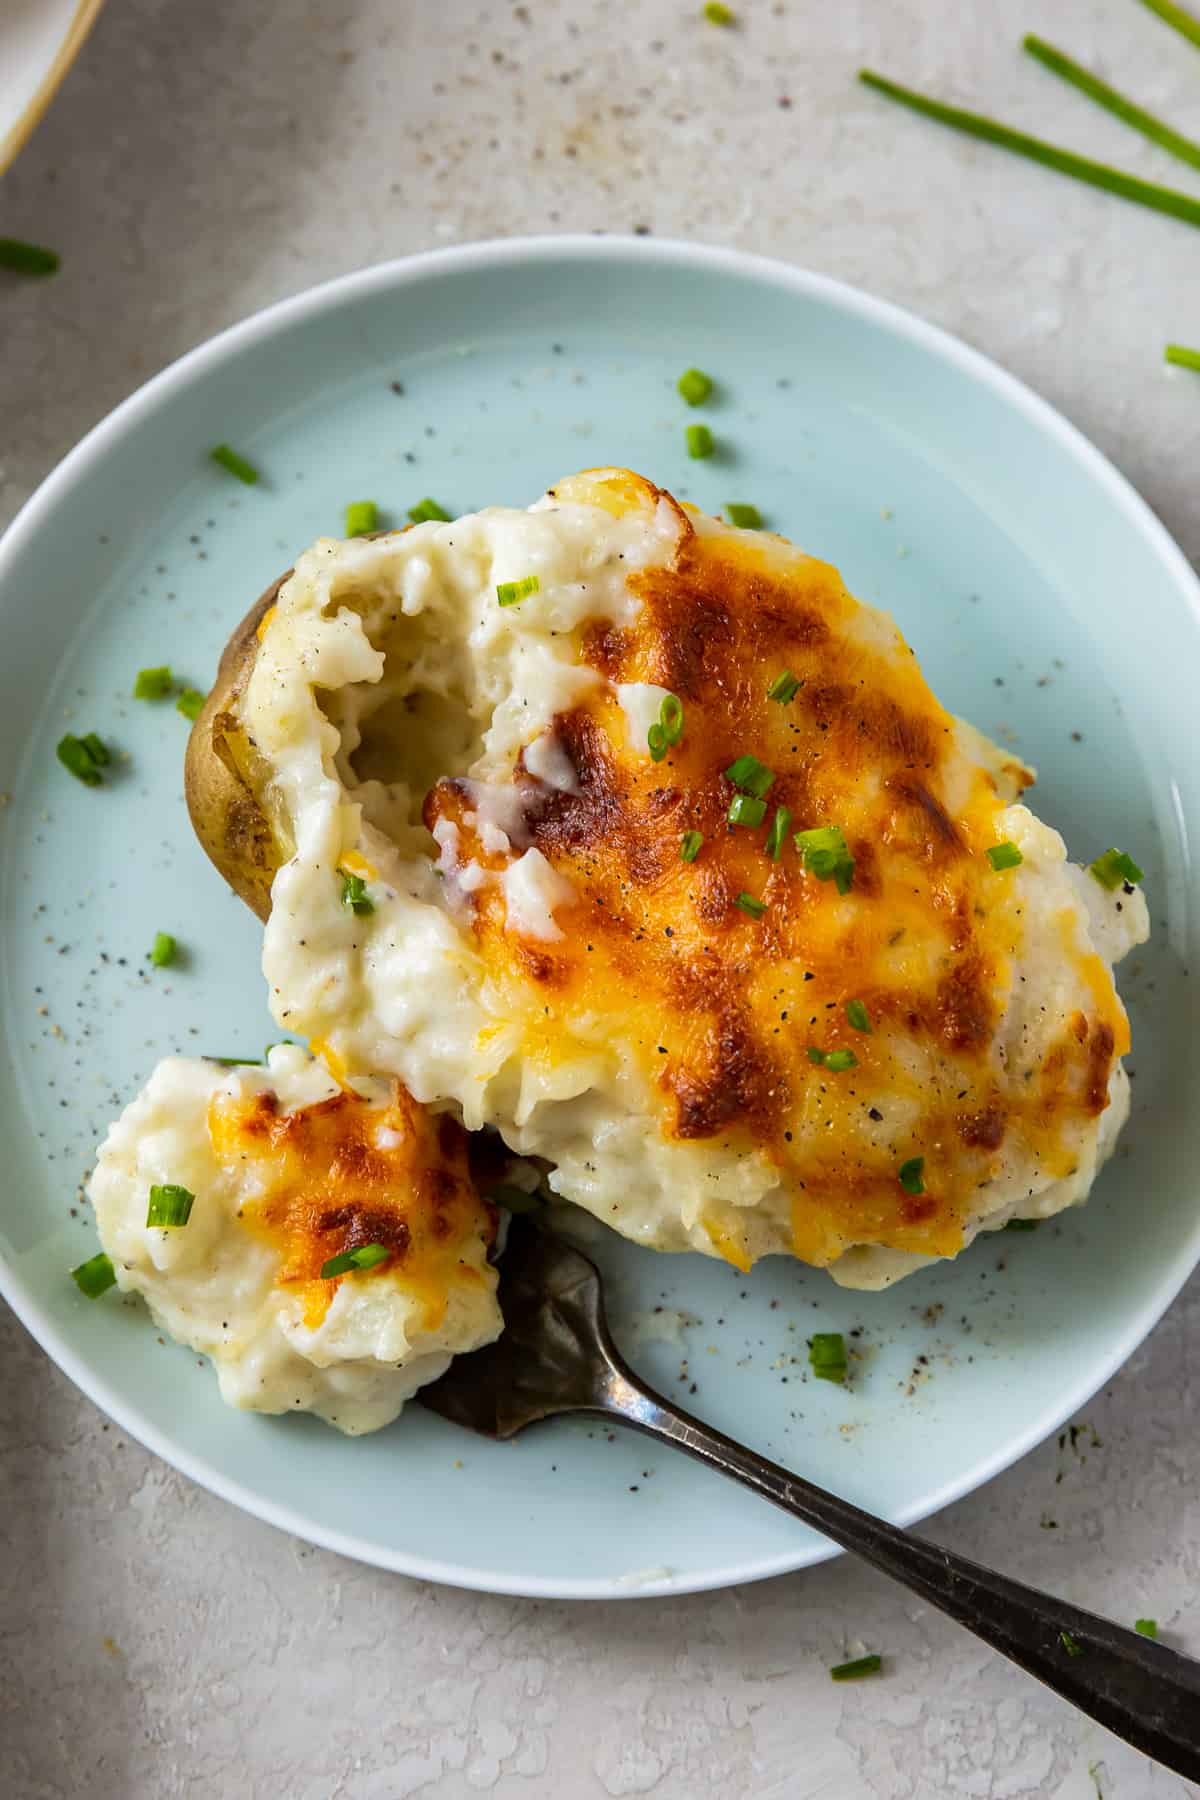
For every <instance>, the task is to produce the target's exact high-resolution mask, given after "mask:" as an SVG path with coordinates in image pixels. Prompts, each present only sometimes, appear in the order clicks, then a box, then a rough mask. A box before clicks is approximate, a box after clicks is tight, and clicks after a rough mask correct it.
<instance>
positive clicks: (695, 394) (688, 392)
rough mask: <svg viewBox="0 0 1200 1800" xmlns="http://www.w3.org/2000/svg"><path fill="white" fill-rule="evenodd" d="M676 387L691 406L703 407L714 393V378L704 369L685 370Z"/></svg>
mask: <svg viewBox="0 0 1200 1800" xmlns="http://www.w3.org/2000/svg"><path fill="white" fill-rule="evenodd" d="M676 387H677V389H678V392H679V393H680V395H681V396H682V398H683V399H684V400H686V401H687V403H688V405H689V406H703V405H704V402H705V401H706V400H707V399H708V398H709V396H710V394H711V393H712V391H713V381H712V376H711V375H706V374H705V373H704V370H703V369H685V370H684V371H683V374H682V375H681V376H680V377H679V380H678V382H677V383H676Z"/></svg>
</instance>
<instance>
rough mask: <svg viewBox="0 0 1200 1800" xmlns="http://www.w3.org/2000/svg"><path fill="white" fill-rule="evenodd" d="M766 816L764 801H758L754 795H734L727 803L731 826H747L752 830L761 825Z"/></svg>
mask: <svg viewBox="0 0 1200 1800" xmlns="http://www.w3.org/2000/svg"><path fill="white" fill-rule="evenodd" d="M766 815H767V803H766V801H765V800H759V799H758V798H757V796H756V795H754V794H735V795H734V796H733V799H732V800H731V801H730V803H729V823H730V824H731V825H749V826H750V827H751V829H753V828H754V827H755V826H757V825H761V824H762V822H763V820H764V819H765V817H766Z"/></svg>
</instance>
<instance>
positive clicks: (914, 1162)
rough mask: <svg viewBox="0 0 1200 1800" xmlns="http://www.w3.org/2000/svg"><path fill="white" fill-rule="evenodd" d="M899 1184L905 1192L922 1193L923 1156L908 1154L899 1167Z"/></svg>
mask: <svg viewBox="0 0 1200 1800" xmlns="http://www.w3.org/2000/svg"><path fill="white" fill-rule="evenodd" d="M898 1173H899V1179H900V1186H901V1187H902V1188H903V1189H904V1191H905V1193H906V1194H923V1193H924V1192H925V1158H924V1157H923V1156H910V1157H909V1159H908V1161H907V1162H902V1163H901V1164H900V1168H899V1172H898Z"/></svg>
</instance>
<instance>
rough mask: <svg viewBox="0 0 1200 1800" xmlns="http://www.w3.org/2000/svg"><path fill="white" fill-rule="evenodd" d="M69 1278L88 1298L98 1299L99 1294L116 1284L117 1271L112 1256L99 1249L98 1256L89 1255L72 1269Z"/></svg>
mask: <svg viewBox="0 0 1200 1800" xmlns="http://www.w3.org/2000/svg"><path fill="white" fill-rule="evenodd" d="M71 1278H72V1280H73V1281H74V1283H75V1286H76V1287H77V1288H78V1289H79V1291H80V1293H81V1294H86V1295H87V1297H88V1299H89V1300H98V1299H99V1298H100V1295H101V1294H105V1293H107V1292H108V1290H109V1288H110V1287H114V1286H115V1285H116V1280H117V1273H116V1270H115V1269H114V1268H113V1266H112V1258H111V1257H109V1256H106V1255H105V1254H104V1252H103V1250H101V1252H100V1253H99V1255H98V1256H89V1257H88V1259H87V1261H86V1262H83V1263H80V1265H79V1267H78V1268H77V1269H72V1270H71Z"/></svg>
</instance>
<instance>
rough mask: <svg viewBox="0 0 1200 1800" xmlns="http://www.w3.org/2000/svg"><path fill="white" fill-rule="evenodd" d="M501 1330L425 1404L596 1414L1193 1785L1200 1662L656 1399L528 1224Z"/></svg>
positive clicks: (595, 1296) (494, 1430)
mask: <svg viewBox="0 0 1200 1800" xmlns="http://www.w3.org/2000/svg"><path fill="white" fill-rule="evenodd" d="M499 1297H500V1305H501V1307H502V1309H503V1312H504V1320H505V1330H504V1332H503V1335H502V1336H501V1337H499V1338H498V1339H497V1341H496V1342H495V1343H494V1344H489V1345H488V1346H487V1347H486V1348H485V1349H483V1350H476V1351H474V1352H472V1354H470V1355H469V1356H458V1357H455V1359H454V1361H453V1362H452V1363H451V1365H450V1368H449V1370H448V1371H447V1373H446V1374H445V1375H443V1376H442V1377H441V1379H440V1380H438V1381H435V1382H431V1383H430V1385H429V1386H428V1387H424V1388H422V1389H421V1394H420V1398H421V1400H422V1402H423V1403H424V1405H426V1406H428V1407H431V1408H432V1409H433V1411H434V1412H437V1413H440V1414H441V1415H442V1417H443V1418H446V1419H450V1420H452V1421H453V1422H454V1423H455V1424H457V1425H465V1426H467V1427H468V1428H469V1429H470V1430H472V1431H478V1432H480V1433H482V1435H483V1436H484V1437H491V1438H510V1437H515V1436H516V1434H517V1433H518V1432H519V1431H523V1430H524V1428H525V1427H526V1426H527V1425H532V1424H534V1423H536V1421H538V1420H539V1419H549V1418H553V1417H556V1416H557V1415H558V1414H561V1413H590V1414H602V1415H604V1416H605V1417H606V1418H610V1419H620V1420H623V1421H624V1423H625V1424H626V1425H633V1426H636V1428H637V1429H638V1430H639V1431H643V1432H646V1433H647V1434H648V1435H649V1436H650V1437H655V1438H659V1439H661V1440H662V1441H663V1442H664V1443H667V1444H674V1445H676V1446H677V1447H678V1448H679V1449H680V1450H686V1451H687V1452H688V1454H689V1456H694V1457H696V1458H697V1460H698V1461H700V1462H702V1463H706V1464H707V1465H708V1467H709V1468H711V1469H717V1470H719V1471H720V1473H721V1474H723V1475H729V1476H732V1478H733V1479H734V1480H735V1481H740V1482H741V1483H742V1484H743V1485H744V1486H745V1487H748V1488H750V1489H752V1490H753V1492H754V1493H756V1494H760V1495H761V1496H762V1497H763V1499H764V1500H771V1501H773V1502H774V1504H775V1505H776V1506H780V1507H782V1508H783V1509H784V1511H785V1512H790V1513H793V1514H794V1515H795V1517H796V1518H798V1519H802V1520H803V1521H804V1523H805V1524H806V1525H811V1526H813V1527H814V1528H815V1529H816V1530H818V1531H820V1532H823V1533H824V1535H825V1536H826V1537H829V1538H832V1539H833V1540H834V1542H835V1543H837V1544H840V1545H841V1546H842V1548H843V1549H845V1550H853V1551H854V1552H855V1554H856V1555H858V1556H861V1557H862V1558H864V1560H865V1561H867V1562H869V1563H872V1564H874V1566H875V1567H876V1568H877V1569H882V1570H883V1572H884V1574H886V1575H891V1576H892V1577H893V1578H894V1579H895V1580H897V1581H901V1582H903V1583H904V1585H905V1586H906V1587H908V1588H911V1589H912V1591H913V1592H914V1593H917V1594H920V1595H921V1596H922V1598H923V1599H925V1600H928V1601H930V1602H931V1604H932V1605H934V1606H937V1607H940V1608H941V1610H942V1612H944V1613H949V1615H950V1617H951V1618H952V1619H957V1620H958V1622H959V1624H960V1625H965V1626H966V1627H967V1629H968V1630H969V1631H973V1632H974V1633H975V1635H976V1637H979V1638H982V1639H983V1641H984V1643H985V1644H990V1645H991V1647H992V1648H993V1649H994V1650H999V1651H1000V1652H1002V1654H1003V1655H1005V1656H1007V1657H1009V1658H1010V1660H1011V1661H1013V1662H1015V1663H1017V1664H1018V1665H1019V1666H1020V1667H1021V1668H1022V1669H1026V1670H1028V1672H1029V1673H1030V1674H1031V1675H1036V1676H1037V1678H1038V1680H1039V1681H1043V1682H1045V1684H1046V1686H1047V1687H1050V1688H1053V1689H1054V1691H1055V1692H1056V1693H1058V1694H1061V1695H1062V1696H1063V1698H1064V1699H1066V1700H1070V1701H1071V1703H1072V1704H1073V1705H1074V1706H1077V1707H1079V1709H1080V1711H1081V1712H1085V1713H1089V1714H1090V1715H1091V1717H1092V1718H1093V1719H1096V1720H1098V1721H1099V1723H1100V1724H1101V1725H1104V1726H1106V1727H1107V1729H1108V1730H1109V1731H1112V1732H1115V1733H1116V1735H1117V1736H1118V1737H1123V1738H1125V1739H1126V1740H1127V1741H1128V1742H1129V1743H1131V1744H1133V1745H1134V1746H1135V1747H1136V1748H1137V1749H1139V1750H1141V1751H1143V1752H1144V1753H1145V1754H1146V1755H1147V1756H1152V1757H1154V1758H1155V1759H1156V1760H1157V1761H1158V1762H1160V1763H1163V1764H1165V1765H1166V1767H1167V1768H1169V1769H1174V1770H1176V1771H1177V1772H1178V1773H1179V1774H1181V1775H1186V1776H1189V1777H1190V1778H1191V1779H1192V1780H1193V1781H1195V1780H1200V1662H1195V1661H1193V1660H1192V1659H1191V1658H1190V1657H1186V1656H1181V1655H1179V1653H1178V1652H1177V1651H1175V1650H1170V1649H1168V1648H1167V1646H1166V1645H1165V1644H1159V1643H1156V1642H1154V1641H1153V1640H1151V1639H1149V1638H1145V1637H1141V1636H1139V1635H1138V1634H1137V1633H1136V1632H1133V1631H1128V1630H1126V1629H1125V1627H1124V1626H1122V1625H1114V1624H1113V1623H1112V1622H1111V1621H1110V1620H1108V1619H1102V1618H1100V1617H1099V1616H1098V1615H1097V1614H1095V1613H1090V1612H1085V1611H1083V1609H1082V1608H1081V1607H1078V1606H1072V1605H1071V1604H1070V1603H1069V1601H1066V1600H1058V1599H1055V1597H1054V1596H1053V1595H1052V1594H1040V1593H1038V1592H1037V1590H1036V1589H1035V1588H1028V1587H1024V1586H1022V1584H1021V1583H1020V1582H1018V1581H1011V1580H1009V1578H1008V1577H1007V1576H1006V1575H997V1574H995V1573H993V1572H992V1570H990V1569H985V1568H982V1567H981V1566H980V1565H979V1564H978V1563H974V1562H970V1561H969V1560H968V1559H967V1558H966V1557H965V1556H958V1555H957V1554H956V1553H955V1552H954V1551H953V1550H945V1549H942V1548H941V1547H940V1546H939V1545H937V1544H930V1543H927V1542H926V1540H925V1539H924V1538H920V1537H915V1536H914V1535H913V1534H912V1533H911V1532H908V1531H901V1530H900V1529H899V1528H898V1527H897V1526H895V1525H889V1524H888V1523H887V1522H886V1520H883V1519H877V1518H874V1517H873V1516H872V1515H871V1514H870V1513H867V1512H863V1511H862V1509H861V1508H860V1507H857V1506H852V1505H851V1504H850V1502H849V1501H848V1500H842V1499H839V1497H838V1496H837V1495H836V1494H830V1493H827V1492H826V1491H825V1490H824V1489H822V1488H819V1487H815V1486H814V1485H813V1484H812V1482H810V1481H805V1480H804V1478H803V1476H800V1475H794V1474H792V1472H791V1471H790V1470H789V1469H784V1468H781V1467H780V1465H779V1464H778V1463H773V1462H769V1461H768V1459H767V1458H766V1457H765V1456H758V1455H756V1453H755V1452H754V1451H753V1450H747V1449H746V1448H745V1446H744V1445H742V1444H737V1443H735V1442H734V1441H733V1439H732V1438H727V1437H726V1436H725V1435H724V1434H723V1433H722V1432H720V1431H716V1430H714V1429H713V1427H712V1426H711V1425H705V1424H704V1423H703V1422H702V1421H701V1420H699V1419H695V1418H693V1417H692V1416H691V1415H690V1414H689V1413H686V1412H684V1411H683V1410H682V1409H681V1408H680V1407H677V1406H674V1405H672V1403H671V1402H670V1401H669V1400H665V1399H664V1398H663V1397H662V1395H661V1394H656V1393H655V1392H654V1391H653V1389H651V1388H648V1387H647V1386H646V1385H645V1384H644V1383H643V1382H641V1381H639V1380H638V1379H637V1377H636V1376H635V1375H634V1374H632V1373H631V1371H630V1370H629V1369H628V1368H627V1367H626V1365H625V1363H624V1362H623V1361H622V1360H621V1357H620V1356H619V1355H618V1354H617V1351H616V1350H615V1348H614V1347H613V1343H612V1339H611V1337H610V1336H609V1331H608V1325H607V1322H606V1320H605V1316H604V1300H603V1295H602V1292H601V1286H600V1275H599V1271H598V1270H597V1269H596V1267H595V1265H594V1264H593V1263H591V1262H590V1261H589V1260H588V1258H587V1257H586V1256H583V1255H582V1254H581V1253H580V1252H579V1251H578V1250H576V1249H575V1248H574V1247H573V1246H572V1245H570V1244H568V1243H567V1242H566V1241H565V1240H564V1239H563V1238H561V1237H558V1236H556V1235H555V1233H554V1232H552V1231H550V1230H547V1229H545V1228H543V1227H540V1226H538V1225H536V1224H534V1223H533V1222H532V1220H530V1219H528V1218H515V1219H513V1220H512V1222H511V1227H510V1230H509V1234H508V1242H507V1246H506V1248H505V1251H504V1255H503V1256H502V1258H501V1260H500V1296H499Z"/></svg>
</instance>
